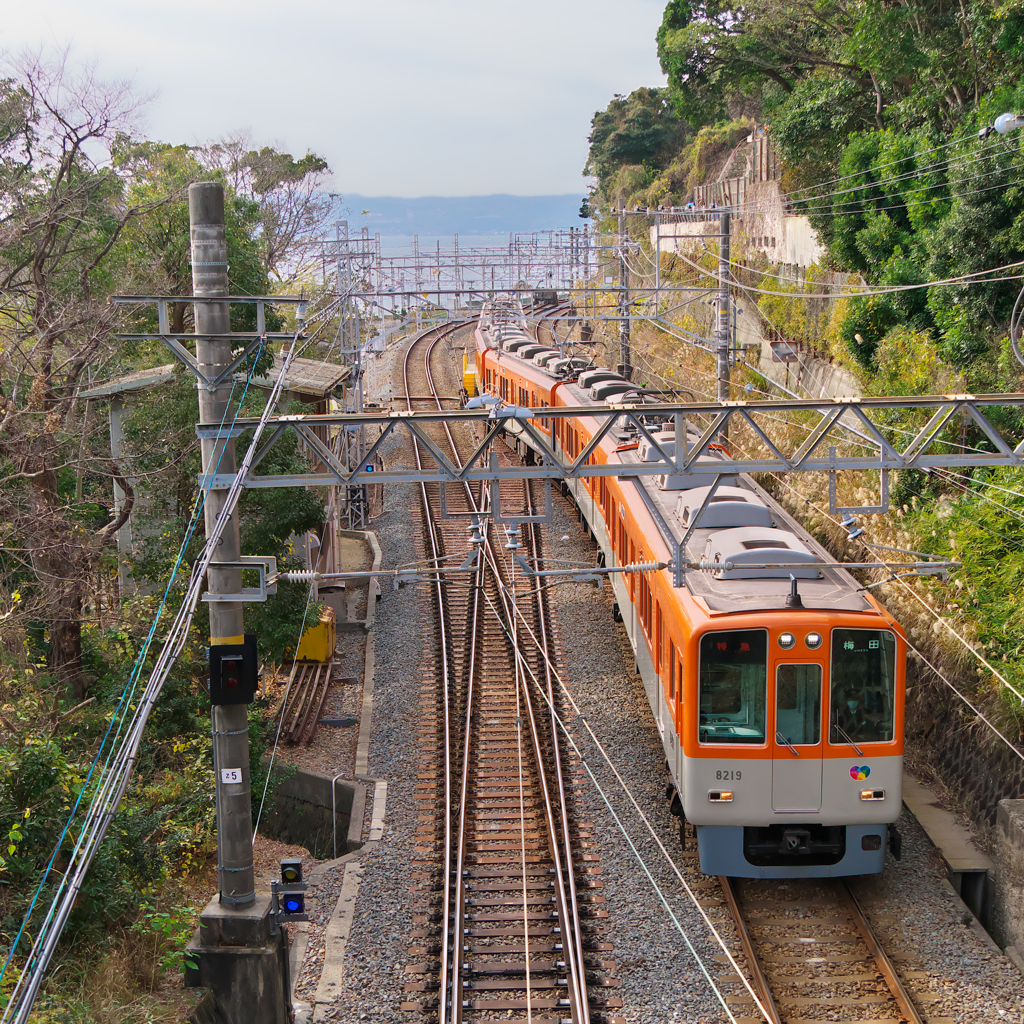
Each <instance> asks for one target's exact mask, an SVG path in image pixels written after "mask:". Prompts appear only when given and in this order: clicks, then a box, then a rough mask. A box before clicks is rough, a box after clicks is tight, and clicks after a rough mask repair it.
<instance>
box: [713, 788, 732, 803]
mask: <svg viewBox="0 0 1024 1024" xmlns="http://www.w3.org/2000/svg"><path fill="white" fill-rule="evenodd" d="M708 800H709V801H710V802H711V803H713V804H731V803H732V793H731V792H730V791H729V790H727V789H713V790H711V792H710V793H708Z"/></svg>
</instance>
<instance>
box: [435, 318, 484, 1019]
mask: <svg viewBox="0 0 1024 1024" xmlns="http://www.w3.org/2000/svg"><path fill="white" fill-rule="evenodd" d="M443 336H444V335H442V334H441V333H438V336H437V337H436V338H435V339H434V341H432V342H431V343H430V345H428V346H427V350H426V352H425V353H424V356H423V367H424V371H425V373H426V378H427V385H428V387H429V388H430V390H431V392H432V396H431V400H433V401H434V402H435V403H436V405H437V407H438V408H439V409H440V408H441V396H440V395H438V393H437V388H436V387H435V386H434V377H433V374H432V373H431V370H430V357H431V355H432V354H433V351H434V347H435V346H436V345H437V344H438V342H439V341H441V339H442V337H443ZM444 431H445V434H446V435H447V437H448V444H449V446H450V448H451V452H452V457H453V459H454V460H455V461H456V462H457V463H460V464H461V460H460V459H459V454H458V449H457V447H456V445H455V438H454V437H453V436H452V432H451V430H450V428H449V426H448V424H447V423H445V424H444ZM465 490H466V496H467V499H468V503H469V506H470V508H472V509H476V508H477V503H476V501H475V499H474V497H473V492H472V489H471V488H470V486H469V485H468V484H466V485H465ZM483 577H484V560H483V559H482V558H481V559H479V561H478V564H477V567H476V574H475V576H474V587H473V598H472V604H473V607H472V611H471V613H470V621H471V624H472V625H471V636H470V643H469V673H468V677H467V678H468V682H467V691H466V701H465V707H464V715H465V728H464V730H463V736H462V771H461V778H460V780H459V808H458V835H457V837H456V841H455V843H454V847H453V848H446V861H445V879H444V886H445V889H444V900H443V906H442V918H441V920H442V927H443V928H444V939H443V947H442V948H443V951H444V953H445V954H446V955H445V956H444V957H443V958H442V961H441V963H442V975H441V984H440V998H439V1006H438V1019H439V1022H440V1024H446V1020H447V1021H450V1022H451V1024H460V1022H461V1021H462V990H461V985H460V983H459V981H460V979H461V977H462V964H463V949H464V943H463V930H464V928H465V914H466V908H465V901H464V898H463V887H462V873H463V871H464V870H465V862H466V807H467V804H468V801H469V755H470V746H471V743H472V728H473V701H474V696H475V692H474V685H473V684H474V681H475V677H476V655H477V639H478V637H479V632H480V627H481V624H482V616H483V608H482V606H481V601H480V595H481V592H482V588H483ZM437 585H438V587H439V588H440V587H442V586H443V584H442V583H441V582H440V580H439V581H438V584H437ZM447 706H448V699H447V695H446V707H447ZM449 743H450V737H449V734H448V730H447V728H446V730H445V768H446V772H445V774H446V778H450V775H451V773H450V771H449V770H448V766H449V763H450V753H449V750H448V745H449ZM445 816H446V825H445V830H446V835H448V834H450V831H451V793H450V789H449V788H448V785H447V784H446V789H445ZM453 855H454V858H455V865H454V868H455V869H454V872H453V871H452V870H451V858H452V856H453ZM453 890H454V901H453V895H452V892H453ZM453 902H454V905H453ZM449 927H450V933H451V948H450V950H449V948H448V936H449ZM446 967H447V970H446V969H445V968H446ZM449 990H450V994H449ZM449 999H450V1005H448V1001H449ZM445 1010H447V1011H448V1014H449V1016H448V1017H447V1018H446V1016H445V1013H444V1011H445Z"/></svg>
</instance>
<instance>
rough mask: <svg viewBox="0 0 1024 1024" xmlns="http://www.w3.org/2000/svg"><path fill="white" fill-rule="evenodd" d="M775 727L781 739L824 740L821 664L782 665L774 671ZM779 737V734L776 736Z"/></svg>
mask: <svg viewBox="0 0 1024 1024" xmlns="http://www.w3.org/2000/svg"><path fill="white" fill-rule="evenodd" d="M775 729H776V732H777V733H778V736H779V737H781V738H780V739H778V742H779V743H782V742H783V740H785V742H786V743H792V744H793V746H795V747H799V746H801V745H808V744H810V745H813V744H815V743H819V742H820V741H821V666H820V665H779V667H778V668H777V669H776V673H775ZM777 738H778V737H777Z"/></svg>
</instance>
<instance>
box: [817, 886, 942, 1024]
mask: <svg viewBox="0 0 1024 1024" xmlns="http://www.w3.org/2000/svg"><path fill="white" fill-rule="evenodd" d="M837 888H838V890H839V898H840V899H841V900H842V901H843V903H845V904H846V908H847V910H849V911H850V916H851V917H852V918H853V923H854V925H855V926H856V928H857V931H858V932H860V937H861V938H862V939H863V940H864V945H865V946H867V947H868V952H869V953H870V954H871V956H872V958H873V959H874V961H875V966H876V967H877V968H878V972H879V974H881V975H882V977H883V978H885V983H886V985H888V986H889V991H890V992H891V993H892V994H893V998H894V999H895V1000H896V1004H897V1005H898V1006H899V1008H900V1013H902V1014H903V1015H904V1016H905V1017H906V1018H907V1021H908V1024H924V1017H922V1016H921V1014H920V1013H919V1012H918V1009H917V1007H916V1006H914V1004H913V1002H912V1001H911V998H910V995H909V993H908V992H907V990H906V989H905V988H904V987H903V982H902V981H900V977H899V975H898V974H897V973H896V968H895V967H894V966H893V963H892V961H891V960H890V959H889V957H888V956H887V955H886V953H885V950H884V949H882V947H881V946H880V945H879V944H878V940H877V939H876V938H875V933H874V932H873V931H872V930H871V925H870V924H868V919H867V918H866V917H865V916H864V911H863V910H861V908H860V904H859V903H858V902H857V897H856V896H854V895H853V890H852V889H851V888H850V886H849V885H848V884H847V883H846V882H839V883H838V885H837Z"/></svg>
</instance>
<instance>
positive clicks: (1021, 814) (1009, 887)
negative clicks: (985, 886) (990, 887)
mask: <svg viewBox="0 0 1024 1024" xmlns="http://www.w3.org/2000/svg"><path fill="white" fill-rule="evenodd" d="M995 862H996V877H995V879H994V884H995V891H994V893H993V896H994V899H993V900H992V912H991V914H990V918H989V931H990V932H991V933H992V936H993V938H994V939H995V940H996V942H998V943H999V945H1000V946H1002V947H1004V948H1006V947H1009V948H1008V949H1007V955H1009V956H1011V958H1013V954H1016V959H1017V960H1019V959H1020V955H1021V952H1022V951H1024V800H1003V801H1001V802H1000V804H999V812H998V814H997V815H996V844H995ZM1010 949H1012V950H1013V952H1012V953H1011V952H1010ZM1018 966H1020V964H1019V963H1018Z"/></svg>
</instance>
